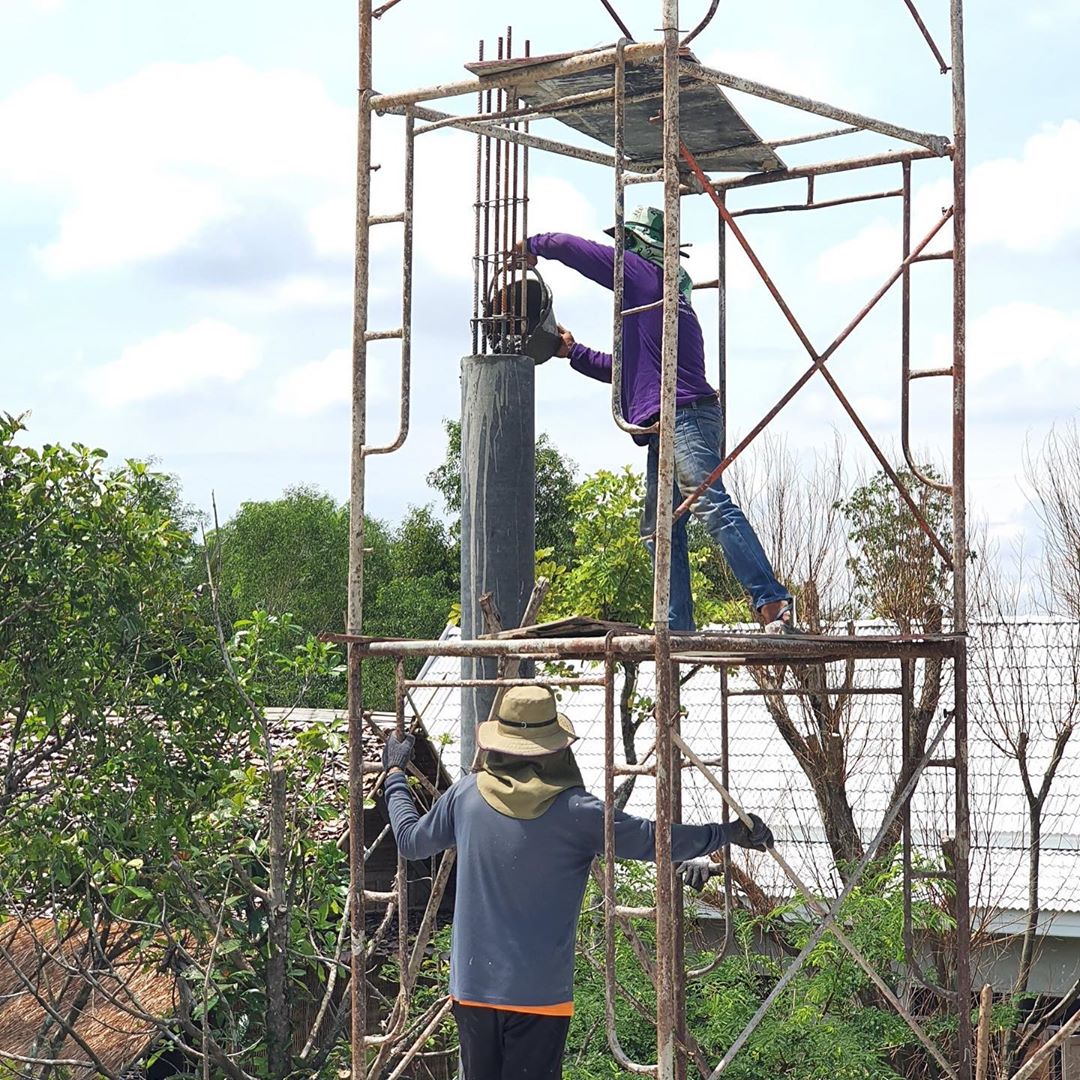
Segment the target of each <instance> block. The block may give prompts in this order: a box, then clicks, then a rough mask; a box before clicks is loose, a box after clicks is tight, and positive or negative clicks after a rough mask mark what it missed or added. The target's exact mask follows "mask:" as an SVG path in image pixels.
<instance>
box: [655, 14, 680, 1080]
mask: <svg viewBox="0 0 1080 1080" xmlns="http://www.w3.org/2000/svg"><path fill="white" fill-rule="evenodd" d="M661 26H662V27H663V36H664V61H663V72H664V101H663V168H664V313H663V330H662V336H661V363H660V431H659V441H660V447H659V451H660V452H659V461H658V463H657V481H656V490H657V498H656V511H655V512H656V538H655V541H654V560H653V564H654V565H653V612H652V614H653V626H654V638H655V642H656V659H655V663H656V712H655V718H656V720H655V722H656V833H655V835H656V1075H657V1077H658V1080H676V1074H677V1062H676V1053H675V1044H676V1030H677V1025H678V1020H677V1017H676V1011H677V1005H678V1000H679V999H678V995H677V993H676V980H677V979H681V977H682V972H681V970H680V971H678V972H677V971H676V961H677V958H678V952H677V948H676V943H675V938H676V935H677V934H681V932H682V925H681V923H679V924H678V925H676V923H677V905H676V902H675V870H674V867H673V866H672V864H671V825H672V821H673V818H674V813H673V811H674V807H673V784H674V782H675V779H676V778H677V776H678V770H677V769H676V768H675V763H676V751H675V746H674V742H673V739H674V737H676V735H677V732H675V731H674V709H675V707H676V691H675V685H674V682H675V680H674V679H673V678H672V675H673V670H672V665H671V637H670V629H669V626H668V618H669V601H670V587H671V528H672V514H671V500H670V499H669V498H668V494H667V493H668V492H669V491H671V490H672V486H673V484H674V473H675V453H674V450H675V447H674V435H675V388H676V380H677V373H678V347H679V319H678V303H679V278H678V271H679V218H680V204H679V187H680V180H679V148H680V146H681V145H682V141H681V139H680V137H679V4H678V0H662V3H661ZM680 782H681V781H680Z"/></svg>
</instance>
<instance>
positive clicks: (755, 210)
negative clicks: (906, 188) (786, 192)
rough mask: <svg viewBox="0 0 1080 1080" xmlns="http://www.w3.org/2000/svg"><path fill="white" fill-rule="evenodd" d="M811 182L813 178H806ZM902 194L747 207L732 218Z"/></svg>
mask: <svg viewBox="0 0 1080 1080" xmlns="http://www.w3.org/2000/svg"><path fill="white" fill-rule="evenodd" d="M807 179H809V180H812V179H813V177H812V176H811V177H807ZM902 194H903V192H902V191H901V190H900V189H899V188H897V189H895V190H893V191H875V192H873V193H870V194H867V195H849V196H847V197H846V198H843V199H825V200H824V201H822V202H805V203H784V204H782V205H779V206H748V207H747V208H746V209H745V210H735V211H733V212H732V215H731V216H732V217H733V218H738V217H754V216H755V215H758V214H777V213H786V212H787V211H791V210H822V209H825V208H827V207H830V206H849V205H851V204H852V203H861V202H873V201H874V200H876V199H896V198H899V197H900V196H901V195H902Z"/></svg>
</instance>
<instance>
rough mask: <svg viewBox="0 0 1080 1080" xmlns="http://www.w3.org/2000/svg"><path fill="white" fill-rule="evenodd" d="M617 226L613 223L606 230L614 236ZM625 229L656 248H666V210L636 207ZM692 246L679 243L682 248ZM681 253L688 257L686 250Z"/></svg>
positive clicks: (659, 249)
mask: <svg viewBox="0 0 1080 1080" xmlns="http://www.w3.org/2000/svg"><path fill="white" fill-rule="evenodd" d="M616 228H617V226H615V225H612V226H611V228H610V229H605V230H604V232H605V233H607V235H608V236H614V235H615V230H616ZM623 229H624V231H626V232H628V233H633V234H634V236H636V237H637V238H638V239H639V240H641V241H642V242H643V243H645V244H648V245H649V246H650V247H654V248H656V249H657V251H662V250H663V248H664V211H663V210H658V209H657V208H656V207H655V206H638V207H636V208H635V209H634V210H632V211H631V212H630V215H629V216H628V217H627V218H626V219H625V220H624V221H623ZM690 246H691V245H690V244H684V243H680V244H679V247H680V249H681V248H686V247H690ZM679 254H680V255H681V256H682V257H683V258H686V255H687V253H686V252H685V251H682V250H680V251H679Z"/></svg>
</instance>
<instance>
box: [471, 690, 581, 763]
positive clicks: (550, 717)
mask: <svg viewBox="0 0 1080 1080" xmlns="http://www.w3.org/2000/svg"><path fill="white" fill-rule="evenodd" d="M576 741H577V735H576V734H575V732H574V725H573V724H571V723H570V720H569V718H568V717H566V716H564V715H563V714H562V713H561V712H559V711H558V709H557V708H556V706H555V695H554V694H553V693H552V692H551V691H550V690H549V689H548V688H547V687H546V686H512V687H510V689H509V690H507V691H506V693H505V694H504V695H503V699H502V701H501V702H500V703H499V711H498V714H497V716H496V718H495V719H494V720H488V721H486V722H485V723H483V724H481V725H480V726H479V727H478V728H477V729H476V745H477V746H478V747H479V748H480V749H481V750H494V751H496V752H497V753H500V754H510V755H512V756H513V757H543V756H544V755H545V754H555V753H558V752H559V751H560V750H565V749H566V747H568V746H569V745H570V744H571V743H573V742H576Z"/></svg>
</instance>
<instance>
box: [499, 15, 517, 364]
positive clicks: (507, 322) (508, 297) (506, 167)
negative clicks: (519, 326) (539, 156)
mask: <svg viewBox="0 0 1080 1080" xmlns="http://www.w3.org/2000/svg"><path fill="white" fill-rule="evenodd" d="M512 36H513V35H512V32H511V28H510V27H509V26H508V27H507V28H506V51H505V52H504V54H503V57H504V59H506V60H509V59H510V55H511V40H512ZM509 107H510V91H509V89H507V90H503V91H502V108H503V109H508V108H509ZM512 149H513V148H512V146H511V144H510V143H507V144H506V145H505V146H504V147H503V185H502V188H503V204H502V247H501V248H498V249H497V250H496V252H495V257H496V258H497V259H499V260H500V261H502V257H503V253H504V252H506V251H509V250H510V217H511V206H513V202H514V193H513V191H512V190H511V189H510V152H511V150H512ZM507 263H509V265H508V266H507ZM513 264H514V260H513V259H509V260H507V261H506V262H504V263H503V265H504V266H507V269H506V271H505V272H504V274H503V286H502V296H503V301H502V310H503V315H504V318H503V323H502V327H503V352H511V351H514V345H513V342H512V341H511V340H510V337H511V336H512V335H513V333H514V327H515V321H514V319H513V318H512V317H510V315H509V313H510V311H511V310H512V307H513V301H514V291H513V281H514V265H513Z"/></svg>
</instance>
